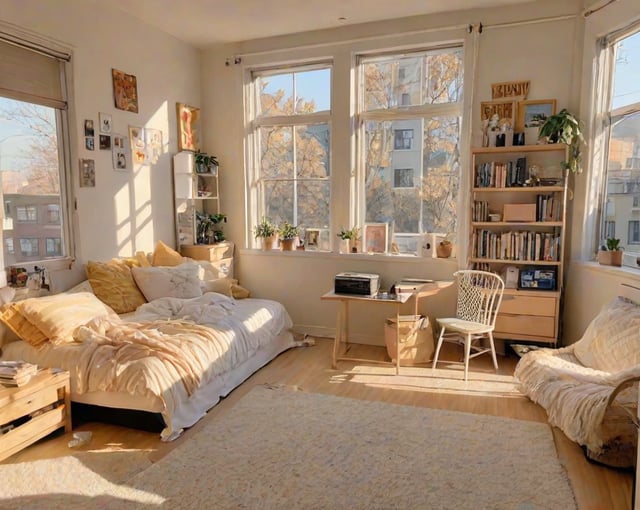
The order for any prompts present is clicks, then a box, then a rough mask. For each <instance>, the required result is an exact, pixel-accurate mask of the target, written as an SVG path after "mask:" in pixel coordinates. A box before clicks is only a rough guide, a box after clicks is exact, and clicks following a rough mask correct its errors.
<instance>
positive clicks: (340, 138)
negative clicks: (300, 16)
mask: <svg viewBox="0 0 640 510" xmlns="http://www.w3.org/2000/svg"><path fill="white" fill-rule="evenodd" d="M579 9H580V5H579V2H577V1H566V2H555V1H544V0H543V1H540V2H535V3H531V4H522V5H518V6H517V7H513V8H502V9H491V10H483V11H466V12H456V13H455V14H445V15H436V16H428V17H413V18H407V19H403V20H392V21H388V22H384V23H370V24H365V25H358V26H350V27H341V28H339V29H333V30H324V31H318V32H310V33H304V34H297V35H292V36H284V37H278V38H270V39H265V40H260V41H250V42H246V43H242V44H233V45H227V46H223V47H217V48H212V49H209V50H207V51H205V52H204V55H203V83H204V84H205V86H204V89H203V107H204V118H205V131H206V132H205V148H206V149H207V151H209V152H213V153H214V154H216V155H218V156H219V159H220V161H221V189H222V209H223V211H224V212H225V213H226V214H227V215H228V217H229V223H228V225H227V227H225V230H226V231H227V233H228V234H229V237H230V238H231V239H233V240H234V241H236V243H237V246H238V248H240V249H239V250H238V252H239V253H238V255H237V261H238V263H237V276H238V277H239V278H240V281H241V284H243V285H245V286H246V287H248V288H249V289H251V290H252V291H253V293H254V295H256V296H269V297H273V298H275V299H278V300H280V301H282V302H283V303H284V304H285V305H286V306H287V309H288V310H289V312H290V313H291V315H292V317H293V319H294V322H295V323H296V325H297V326H298V327H299V328H301V329H305V330H308V331H325V332H328V333H327V334H332V330H333V328H334V326H335V307H336V305H335V304H334V303H326V302H321V301H320V296H322V295H323V294H324V293H326V292H327V291H329V290H330V289H331V288H332V286H333V277H334V276H335V274H336V273H338V272H340V271H346V270H350V271H364V272H373V273H378V274H380V275H381V276H382V279H383V282H384V284H385V285H386V286H388V285H389V284H390V283H392V282H393V281H394V280H395V279H398V278H400V277H402V276H415V277H417V276H420V277H425V278H433V279H449V278H451V276H452V273H453V272H454V271H455V270H456V269H457V268H458V267H459V264H458V262H457V261H454V260H442V259H428V260H427V259H415V260H407V259H402V258H394V257H372V256H367V255H358V256H354V255H342V256H340V255H337V254H335V255H324V256H323V255H320V254H312V253H299V252H296V253H282V254H279V253H269V254H264V253H261V252H257V251H254V250H248V249H246V248H243V246H246V245H245V244H244V242H245V240H246V238H245V232H246V231H247V228H250V227H251V225H247V224H246V221H247V220H246V204H245V199H244V189H245V176H244V173H243V168H244V161H245V147H244V143H243V140H244V136H245V121H244V110H243V94H244V93H245V90H244V88H243V83H244V81H243V80H244V79H245V78H246V75H247V73H249V70H250V69H251V68H252V67H254V66H260V65H267V64H273V63H279V62H292V61H299V60H301V59H314V58H323V57H324V58H331V59H332V60H333V63H334V68H333V81H334V84H338V87H339V88H336V87H334V89H333V90H334V91H335V92H336V94H335V95H334V96H333V98H332V99H333V114H334V120H333V124H332V130H333V132H332V140H331V147H332V178H333V179H334V183H333V188H332V222H333V226H334V230H336V229H337V228H339V227H340V226H341V225H349V224H351V222H350V221H349V220H350V218H349V210H348V207H347V204H348V198H349V197H348V192H349V186H350V182H351V181H350V175H351V171H352V169H353V168H355V166H354V162H353V161H352V160H351V156H350V154H351V149H352V145H353V139H352V134H351V121H350V116H351V115H352V114H353V112H354V108H353V100H352V97H351V96H350V94H349V90H350V89H349V85H350V84H351V81H352V79H353V62H354V56H355V54H356V53H358V52H367V51H377V50H382V49H390V48H401V47H412V46H413V47H415V46H420V45H427V44H429V43H434V42H446V41H465V40H466V41H467V42H470V40H471V38H470V36H468V34H467V30H466V27H467V26H468V24H470V23H474V24H477V23H479V22H481V23H482V24H483V25H484V30H483V32H482V34H481V35H480V36H479V37H478V41H479V51H478V65H477V69H476V77H475V81H476V87H475V90H470V87H469V88H465V94H473V107H472V113H473V119H472V126H473V128H474V129H473V135H472V139H473V143H474V144H476V145H479V144H480V141H481V136H480V128H479V124H480V122H479V110H480V108H479V104H480V101H484V100H489V99H491V88H490V85H491V83H496V82H501V81H511V80H531V90H530V94H529V98H530V99H546V98H555V99H557V101H558V107H559V108H563V107H570V108H573V107H575V106H576V105H577V103H578V99H577V97H576V95H575V92H574V91H575V86H574V84H575V75H576V68H577V67H578V66H577V65H576V63H575V62H576V60H577V61H578V62H579V61H580V47H576V43H575V41H576V37H577V34H578V33H581V32H580V30H581V24H582V21H581V19H580V17H579V16H573V15H574V14H576V13H578V12H579ZM565 15H568V18H567V19H561V20H556V21H551V22H544V23H537V24H524V25H520V24H517V25H516V26H500V27H498V26H496V25H499V24H504V23H511V22H519V21H524V20H531V19H539V18H546V17H557V16H560V17H564V16H565ZM234 56H241V57H242V63H241V64H238V65H234V64H233V63H232V64H231V65H230V66H225V60H226V59H230V60H231V62H233V61H234ZM471 78H472V77H471V76H466V78H465V79H466V82H465V83H466V84H470V83H471V82H472V81H473V80H472V79H471ZM470 120H471V119H470V118H469V115H468V112H467V115H466V116H465V121H466V122H469V121H470ZM469 172H470V170H469ZM465 180H468V175H465ZM466 196H468V195H466ZM467 204H468V202H467V201H464V202H463V203H462V204H461V208H462V209H461V210H464V208H465V207H467ZM336 232H337V230H336ZM460 265H461V266H462V265H464V263H461V264H460ZM454 310H455V290H454V289H449V290H447V291H445V292H442V293H440V294H439V295H438V296H435V297H432V298H429V299H426V300H424V303H423V304H422V311H423V312H428V313H429V314H430V315H439V316H443V315H446V314H451V313H453V312H454ZM392 312H393V310H392V309H391V310H390V309H388V308H386V309H385V308H384V307H383V306H377V307H374V308H364V307H354V311H353V316H352V330H351V332H352V336H353V338H354V339H355V340H356V341H358V342H363V343H375V344H381V343H382V342H383V328H382V324H383V319H384V317H385V316H389V314H390V313H392Z"/></svg>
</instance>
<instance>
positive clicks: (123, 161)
mask: <svg viewBox="0 0 640 510" xmlns="http://www.w3.org/2000/svg"><path fill="white" fill-rule="evenodd" d="M111 146H112V149H111V157H112V159H113V169H114V170H117V171H119V172H128V171H129V169H130V168H131V165H130V163H131V161H130V160H131V153H130V152H129V147H128V145H127V137H126V136H122V135H113V140H112V144H111Z"/></svg>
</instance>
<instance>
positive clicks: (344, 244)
mask: <svg viewBox="0 0 640 510" xmlns="http://www.w3.org/2000/svg"><path fill="white" fill-rule="evenodd" d="M338 251H339V252H340V253H351V239H340V245H339V246H338Z"/></svg>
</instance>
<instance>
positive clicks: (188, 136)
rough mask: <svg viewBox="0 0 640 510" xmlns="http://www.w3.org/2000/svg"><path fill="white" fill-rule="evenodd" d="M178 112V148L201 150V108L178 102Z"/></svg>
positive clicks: (182, 149)
mask: <svg viewBox="0 0 640 510" xmlns="http://www.w3.org/2000/svg"><path fill="white" fill-rule="evenodd" d="M176 110H177V114H178V150H180V151H194V152H195V151H198V150H200V108H195V107H194V106H189V105H187V104H184V103H176Z"/></svg>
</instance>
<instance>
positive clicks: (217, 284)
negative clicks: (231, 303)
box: [200, 278, 234, 297]
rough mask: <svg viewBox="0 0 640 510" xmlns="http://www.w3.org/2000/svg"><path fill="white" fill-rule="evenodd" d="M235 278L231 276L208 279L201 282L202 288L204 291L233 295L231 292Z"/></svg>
mask: <svg viewBox="0 0 640 510" xmlns="http://www.w3.org/2000/svg"><path fill="white" fill-rule="evenodd" d="M233 282H234V280H232V279H231V278H218V279H217V280H206V281H202V282H201V284H200V288H201V289H202V292H203V293H204V292H217V293H218V294H222V295H224V296H229V297H232V294H231V285H232V284H233Z"/></svg>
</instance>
